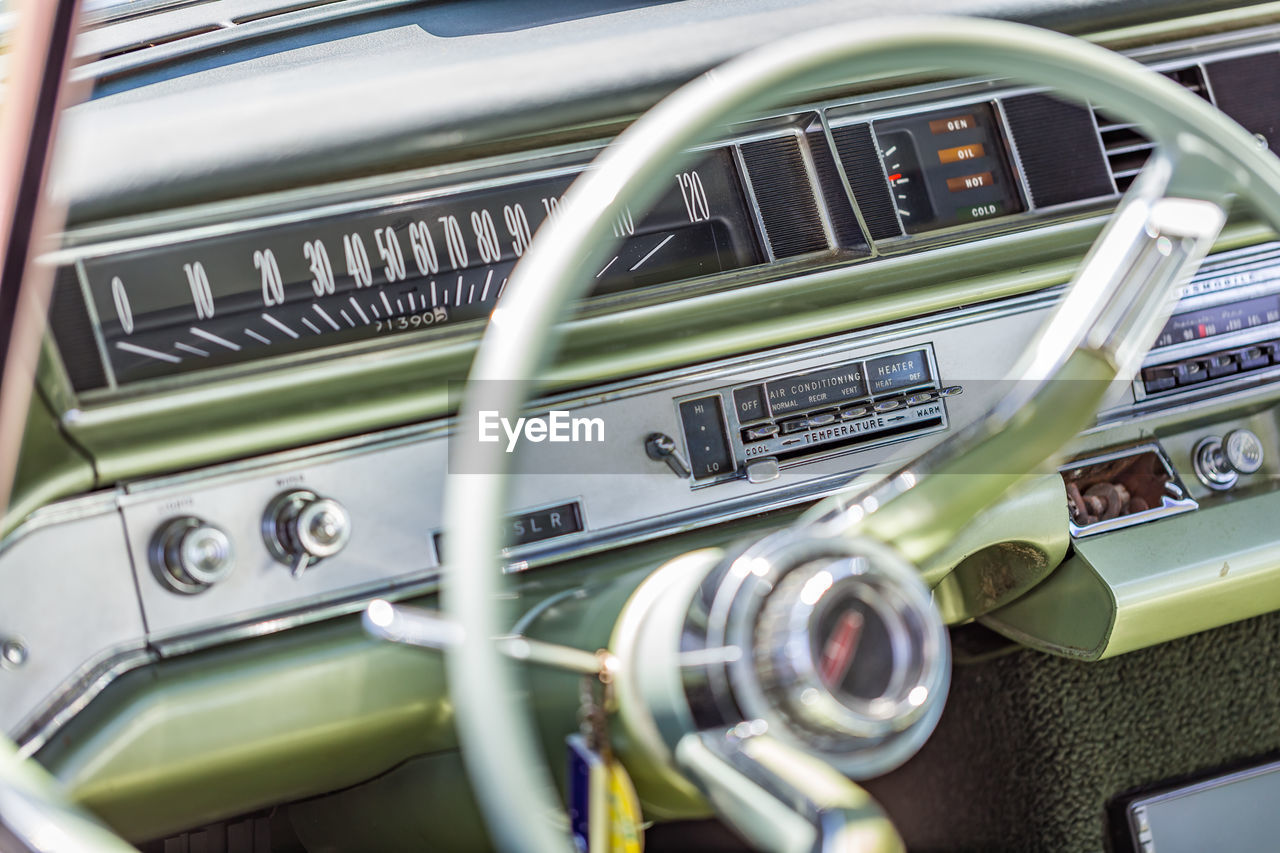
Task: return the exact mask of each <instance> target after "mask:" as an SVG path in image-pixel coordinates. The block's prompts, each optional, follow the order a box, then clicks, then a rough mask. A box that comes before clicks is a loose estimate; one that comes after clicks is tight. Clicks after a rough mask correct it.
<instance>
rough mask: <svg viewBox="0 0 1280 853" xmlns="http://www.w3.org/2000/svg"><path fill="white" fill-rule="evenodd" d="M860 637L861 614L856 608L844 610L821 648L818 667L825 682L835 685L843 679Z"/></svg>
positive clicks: (851, 661)
mask: <svg viewBox="0 0 1280 853" xmlns="http://www.w3.org/2000/svg"><path fill="white" fill-rule="evenodd" d="M861 637H862V614H861V613H859V612H858V611H856V610H849V611H846V612H845V614H844V615H843V616H841V617H840V621H839V622H838V623H836V629H835V630H834V631H832V632H831V636H830V637H828V638H827V643H826V645H825V646H823V648H822V661H821V663H819V665H818V667H819V670H820V671H821V675H822V680H823V681H824V682H825V683H827V684H829V685H831V686H835V685H837V684H839V683H840V682H841V681H843V680H844V677H845V674H846V673H848V671H849V664H851V663H853V654H854V652H856V651H857V650H858V640H859V639H861Z"/></svg>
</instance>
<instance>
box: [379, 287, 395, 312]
mask: <svg viewBox="0 0 1280 853" xmlns="http://www.w3.org/2000/svg"><path fill="white" fill-rule="evenodd" d="M378 295H379V296H381V297H382V304H383V306H384V307H385V308H386V309H387V316H388V317H390V316H391V315H392V314H394V313H395V312H394V311H392V310H391V300H389V299H387V292H386V291H385V290H384V291H382V292H381V293H379V294H378Z"/></svg>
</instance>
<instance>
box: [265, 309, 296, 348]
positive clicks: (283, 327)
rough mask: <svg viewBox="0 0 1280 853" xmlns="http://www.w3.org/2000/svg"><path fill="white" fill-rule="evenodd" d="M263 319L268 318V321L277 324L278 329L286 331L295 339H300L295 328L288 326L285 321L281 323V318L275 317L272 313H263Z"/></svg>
mask: <svg viewBox="0 0 1280 853" xmlns="http://www.w3.org/2000/svg"><path fill="white" fill-rule="evenodd" d="M262 319H264V320H266V321H267V322H268V323H270V324H271V325H273V326H275V327H276V328H277V329H279V330H280V331H282V332H284V333H285V334H286V335H288V336H289V337H291V338H293V339H294V340H295V341H296V340H297V339H298V333H297V332H295V331H294V330H293V329H290V328H289V327H288V326H286V325H285V324H284V323H281V322H280V321H279V320H277V319H276V318H275V317H272V316H271V315H270V314H263V315H262Z"/></svg>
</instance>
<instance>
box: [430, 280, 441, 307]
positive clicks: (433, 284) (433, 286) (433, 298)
mask: <svg viewBox="0 0 1280 853" xmlns="http://www.w3.org/2000/svg"><path fill="white" fill-rule="evenodd" d="M439 304H440V300H439V299H437V298H436V280H435V279H434V278H433V279H431V307H432V308H434V307H436V306H437V305H439Z"/></svg>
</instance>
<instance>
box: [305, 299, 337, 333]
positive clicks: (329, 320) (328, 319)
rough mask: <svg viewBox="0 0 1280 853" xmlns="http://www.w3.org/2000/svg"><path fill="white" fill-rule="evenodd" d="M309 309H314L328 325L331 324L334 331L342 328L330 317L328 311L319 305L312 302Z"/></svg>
mask: <svg viewBox="0 0 1280 853" xmlns="http://www.w3.org/2000/svg"><path fill="white" fill-rule="evenodd" d="M311 309H312V310H313V311H315V312H316V313H317V314H319V315H320V316H321V317H323V318H324V321H325V322H326V323H328V324H329V325H330V326H333V328H334V331H337V330H338V329H341V328H342V327H341V326H339V325H338V321H337V320H335V319H333V318H332V317H330V316H329V315H328V313H327V312H326V311H325V310H324V309H323V308H321V307H320V306H319V305H316V304H315V303H312V305H311Z"/></svg>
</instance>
